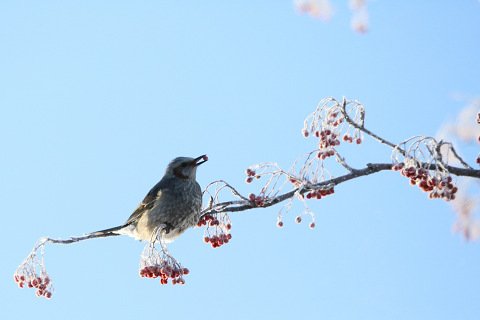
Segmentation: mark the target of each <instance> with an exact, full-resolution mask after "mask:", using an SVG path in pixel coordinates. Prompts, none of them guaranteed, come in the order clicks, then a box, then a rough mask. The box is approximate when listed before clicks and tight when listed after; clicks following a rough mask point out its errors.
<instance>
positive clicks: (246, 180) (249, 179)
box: [245, 177, 253, 183]
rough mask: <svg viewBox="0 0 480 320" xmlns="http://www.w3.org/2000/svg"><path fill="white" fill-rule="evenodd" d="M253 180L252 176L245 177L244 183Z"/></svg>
mask: <svg viewBox="0 0 480 320" xmlns="http://www.w3.org/2000/svg"><path fill="white" fill-rule="evenodd" d="M252 181H253V178H252V177H248V178H247V179H245V182H246V183H251V182H252Z"/></svg>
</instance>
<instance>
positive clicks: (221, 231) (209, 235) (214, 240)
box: [197, 213, 232, 248]
mask: <svg viewBox="0 0 480 320" xmlns="http://www.w3.org/2000/svg"><path fill="white" fill-rule="evenodd" d="M219 217H220V218H217V217H215V216H212V215H210V214H206V215H203V216H202V217H201V218H200V221H198V223H197V226H199V227H201V226H206V227H207V229H206V230H205V235H204V237H203V241H204V242H205V243H209V244H210V245H211V246H212V248H218V247H221V246H223V245H224V244H227V243H228V242H229V241H230V240H231V239H232V235H231V234H230V230H231V229H232V224H231V222H230V218H229V217H228V215H227V214H224V213H222V214H220V215H219Z"/></svg>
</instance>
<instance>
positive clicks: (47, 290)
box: [13, 272, 52, 299]
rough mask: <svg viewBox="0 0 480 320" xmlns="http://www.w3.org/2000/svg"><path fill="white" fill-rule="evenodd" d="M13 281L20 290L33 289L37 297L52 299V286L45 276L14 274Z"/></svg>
mask: <svg viewBox="0 0 480 320" xmlns="http://www.w3.org/2000/svg"><path fill="white" fill-rule="evenodd" d="M13 279H14V280H15V282H16V283H17V284H18V287H20V288H25V287H27V288H35V289H37V291H36V292H35V294H36V295H37V297H45V298H47V299H50V298H51V297H52V285H51V281H50V278H49V277H48V275H47V274H42V275H36V274H34V273H31V274H25V273H18V272H16V273H15V274H14V275H13Z"/></svg>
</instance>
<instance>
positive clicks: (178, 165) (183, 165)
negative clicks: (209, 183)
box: [165, 154, 208, 180]
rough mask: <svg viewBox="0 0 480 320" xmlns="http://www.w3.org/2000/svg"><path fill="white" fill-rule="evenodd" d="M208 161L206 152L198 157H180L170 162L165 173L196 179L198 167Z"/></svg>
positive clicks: (181, 177)
mask: <svg viewBox="0 0 480 320" xmlns="http://www.w3.org/2000/svg"><path fill="white" fill-rule="evenodd" d="M207 161H208V157H207V155H206V154H204V155H203V156H200V157H197V158H189V157H178V158H175V159H173V160H172V161H171V162H170V163H169V164H168V167H167V171H166V172H165V175H173V176H175V177H177V178H180V179H193V180H195V178H196V174H197V167H198V166H199V165H201V164H202V163H204V162H207Z"/></svg>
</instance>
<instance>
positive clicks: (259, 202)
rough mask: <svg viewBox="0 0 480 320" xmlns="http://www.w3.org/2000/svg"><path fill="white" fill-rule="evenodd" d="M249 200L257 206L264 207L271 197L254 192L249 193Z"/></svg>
mask: <svg viewBox="0 0 480 320" xmlns="http://www.w3.org/2000/svg"><path fill="white" fill-rule="evenodd" d="M248 200H250V202H251V203H252V204H254V205H255V206H256V207H263V206H264V205H265V203H266V202H268V201H269V198H268V197H266V196H265V195H258V196H257V195H255V194H254V193H250V194H249V195H248Z"/></svg>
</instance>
